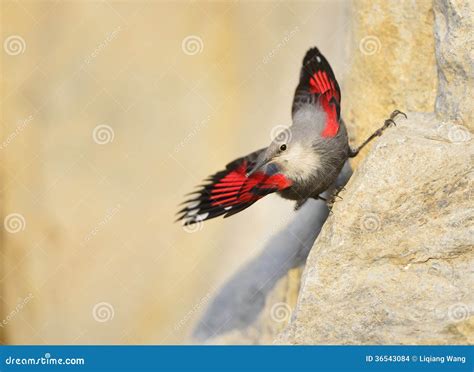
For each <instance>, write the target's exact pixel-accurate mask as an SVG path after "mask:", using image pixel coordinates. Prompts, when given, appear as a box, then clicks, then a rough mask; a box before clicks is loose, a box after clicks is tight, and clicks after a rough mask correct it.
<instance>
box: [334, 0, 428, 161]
mask: <svg viewBox="0 0 474 372" xmlns="http://www.w3.org/2000/svg"><path fill="white" fill-rule="evenodd" d="M432 7H433V5H432V2H431V1H398V2H389V1H373V0H358V1H355V2H353V3H352V11H351V15H350V17H351V20H352V28H351V40H350V43H349V44H348V49H349V50H348V52H349V55H350V58H349V59H348V60H349V61H350V65H349V66H348V68H347V72H346V74H345V76H344V79H343V81H342V85H343V90H342V110H343V117H344V118H345V120H346V123H347V124H348V126H349V133H350V134H351V137H353V138H352V139H353V140H354V141H355V142H357V143H358V142H360V141H362V140H364V139H365V138H367V136H368V135H369V134H371V133H372V132H373V131H374V130H376V129H377V128H379V127H380V125H381V124H382V123H383V120H385V119H386V118H387V115H389V114H390V112H392V111H393V110H394V109H399V110H401V111H419V112H432V111H433V110H434V102H435V98H436V88H437V75H436V59H435V41H434V37H433V9H432ZM365 153H366V151H364V152H363V154H362V155H364V154H365ZM361 159H362V157H357V158H356V159H355V163H353V165H354V164H357V163H358V162H359V160H361Z"/></svg>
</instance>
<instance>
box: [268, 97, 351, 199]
mask: <svg viewBox="0 0 474 372" xmlns="http://www.w3.org/2000/svg"><path fill="white" fill-rule="evenodd" d="M325 126H326V113H325V112H324V110H323V109H322V108H321V107H320V106H318V105H314V104H307V105H304V106H303V107H300V108H299V110H298V112H297V113H296V114H295V115H294V117H293V125H292V126H291V127H289V128H288V129H286V130H285V131H283V132H282V134H281V135H280V136H277V137H276V138H275V140H274V141H273V142H272V144H271V145H270V146H269V147H268V148H266V149H264V150H262V153H261V155H260V158H273V159H274V161H271V162H269V163H267V164H266V167H271V166H272V164H275V163H276V165H277V169H278V170H279V171H280V172H282V173H284V174H285V175H286V176H287V177H288V178H289V179H290V180H291V181H292V185H291V187H289V188H287V189H284V190H282V191H279V192H278V194H279V195H280V196H282V197H283V198H285V199H290V200H296V201H304V200H306V199H308V198H314V199H318V198H319V197H320V194H321V193H323V192H324V191H326V190H327V189H328V188H329V186H330V185H331V184H332V183H333V182H334V179H335V178H336V177H337V175H338V174H339V172H340V170H341V169H342V167H343V165H344V162H345V161H346V160H347V159H348V157H349V153H350V148H349V144H348V137H347V130H346V126H345V124H344V122H343V121H342V120H340V121H339V130H338V132H337V134H336V136H334V137H329V138H328V137H323V136H322V135H321V133H322V132H323V130H324V128H325ZM279 137H280V138H279ZM283 142H284V144H285V145H286V146H287V149H286V150H285V151H284V152H281V153H280V154H279V147H280V146H281V144H282V143H283Z"/></svg>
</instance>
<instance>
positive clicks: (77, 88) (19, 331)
mask: <svg viewBox="0 0 474 372" xmlns="http://www.w3.org/2000/svg"><path fill="white" fill-rule="evenodd" d="M349 6H350V4H349V2H347V1H339V2H338V1H312V2H311V1H305V2H295V1H277V2H272V1H268V2H266V1H265V2H264V1H258V2H257V1H254V2H243V1H228V2H201V1H176V2H161V1H150V2H141V1H123V2H114V1H109V0H106V1H90V2H83V1H67V2H62V1H53V2H46V1H2V3H1V13H2V14H1V35H2V47H3V48H2V51H1V58H2V59H1V79H2V80H1V81H2V83H1V86H2V93H1V110H2V111H1V112H2V116H1V136H2V139H1V142H0V157H1V161H0V172H1V173H0V189H1V203H0V212H1V215H2V228H1V230H0V234H1V237H0V238H1V249H0V250H1V254H2V266H1V273H0V276H1V281H0V283H1V302H0V305H1V308H0V318H1V319H2V320H1V322H0V332H1V341H2V343H8V344H24V343H28V344H42V343H66V344H88V343H93V344H96V343H117V344H122V343H133V344H135V343H140V344H141V343H152V344H160V343H180V342H186V340H187V337H188V335H189V333H190V330H191V329H192V326H193V324H194V322H195V320H196V319H197V317H198V316H199V314H200V313H202V311H203V310H204V308H205V306H206V304H207V303H208V302H209V300H210V298H212V296H213V293H214V291H216V290H217V289H218V288H219V287H220V286H221V285H222V283H223V282H224V281H225V280H226V279H228V278H229V277H230V276H231V275H232V273H234V272H235V270H236V269H237V268H239V267H241V266H242V265H243V264H244V263H245V262H247V261H248V260H249V259H250V258H251V257H254V256H255V255H256V254H258V252H259V250H260V249H261V247H262V245H263V243H264V242H265V241H266V240H267V239H268V237H269V233H271V232H274V231H275V230H276V229H277V228H278V226H280V225H283V224H285V222H286V221H287V219H288V216H290V215H291V214H292V213H293V205H292V203H290V202H286V201H283V200H280V199H278V197H276V196H275V197H274V196H271V197H268V198H265V200H262V201H260V202H259V203H257V204H256V205H254V206H253V207H252V208H250V209H248V210H246V211H245V212H243V213H241V214H238V215H236V216H234V217H232V218H230V219H226V220H223V219H216V220H212V221H209V222H208V223H206V224H205V225H204V226H202V228H199V229H197V231H194V230H183V228H182V227H181V226H180V225H179V224H177V223H173V220H174V214H175V213H176V211H177V210H178V204H179V203H180V202H181V201H183V200H184V199H183V195H184V194H185V193H187V192H190V191H192V189H193V187H194V186H195V185H197V184H199V183H200V181H201V180H202V179H203V178H205V177H207V176H208V175H209V174H210V173H213V172H215V171H217V170H219V169H220V168H222V167H223V166H224V165H225V164H226V163H227V162H229V161H231V160H233V159H234V158H236V157H239V156H241V155H245V154H247V153H249V152H251V151H253V150H256V149H258V148H260V147H262V146H265V145H267V144H268V143H269V141H270V132H271V130H272V128H273V127H275V126H276V125H287V124H289V123H290V105H291V100H292V96H293V91H294V88H295V86H296V83H297V80H298V74H299V67H300V63H301V60H302V58H303V55H304V53H305V51H306V50H307V49H308V48H309V47H310V46H314V45H317V46H318V47H320V48H321V50H322V51H323V53H324V54H325V55H326V56H327V57H328V59H329V60H330V62H331V64H332V66H333V68H334V70H335V72H336V75H337V76H338V78H339V81H340V83H342V88H343V105H344V72H345V66H346V64H347V60H346V55H345V50H346V49H347V43H349V40H350V39H349V28H350V25H349V22H348V8H349Z"/></svg>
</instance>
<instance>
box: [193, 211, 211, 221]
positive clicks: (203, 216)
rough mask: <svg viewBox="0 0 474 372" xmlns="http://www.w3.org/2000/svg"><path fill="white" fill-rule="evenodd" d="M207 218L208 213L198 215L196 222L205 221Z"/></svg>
mask: <svg viewBox="0 0 474 372" xmlns="http://www.w3.org/2000/svg"><path fill="white" fill-rule="evenodd" d="M207 216H209V212H207V213H203V214H198V215H197V216H196V221H202V220H205V219H206V218H207Z"/></svg>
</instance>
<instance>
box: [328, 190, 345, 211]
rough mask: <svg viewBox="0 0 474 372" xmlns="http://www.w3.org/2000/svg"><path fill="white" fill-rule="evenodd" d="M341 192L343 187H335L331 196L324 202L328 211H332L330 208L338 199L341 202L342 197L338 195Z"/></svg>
mask: <svg viewBox="0 0 474 372" xmlns="http://www.w3.org/2000/svg"><path fill="white" fill-rule="evenodd" d="M343 190H345V187H344V186H341V187H337V188H335V189H334V191H333V193H332V194H331V196H330V197H329V198H328V199H327V201H326V204H327V206H328V208H329V210H332V207H333V206H334V204H335V203H336V200H338V199H339V200H342V196H340V195H339V193H340V192H341V191H343Z"/></svg>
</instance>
